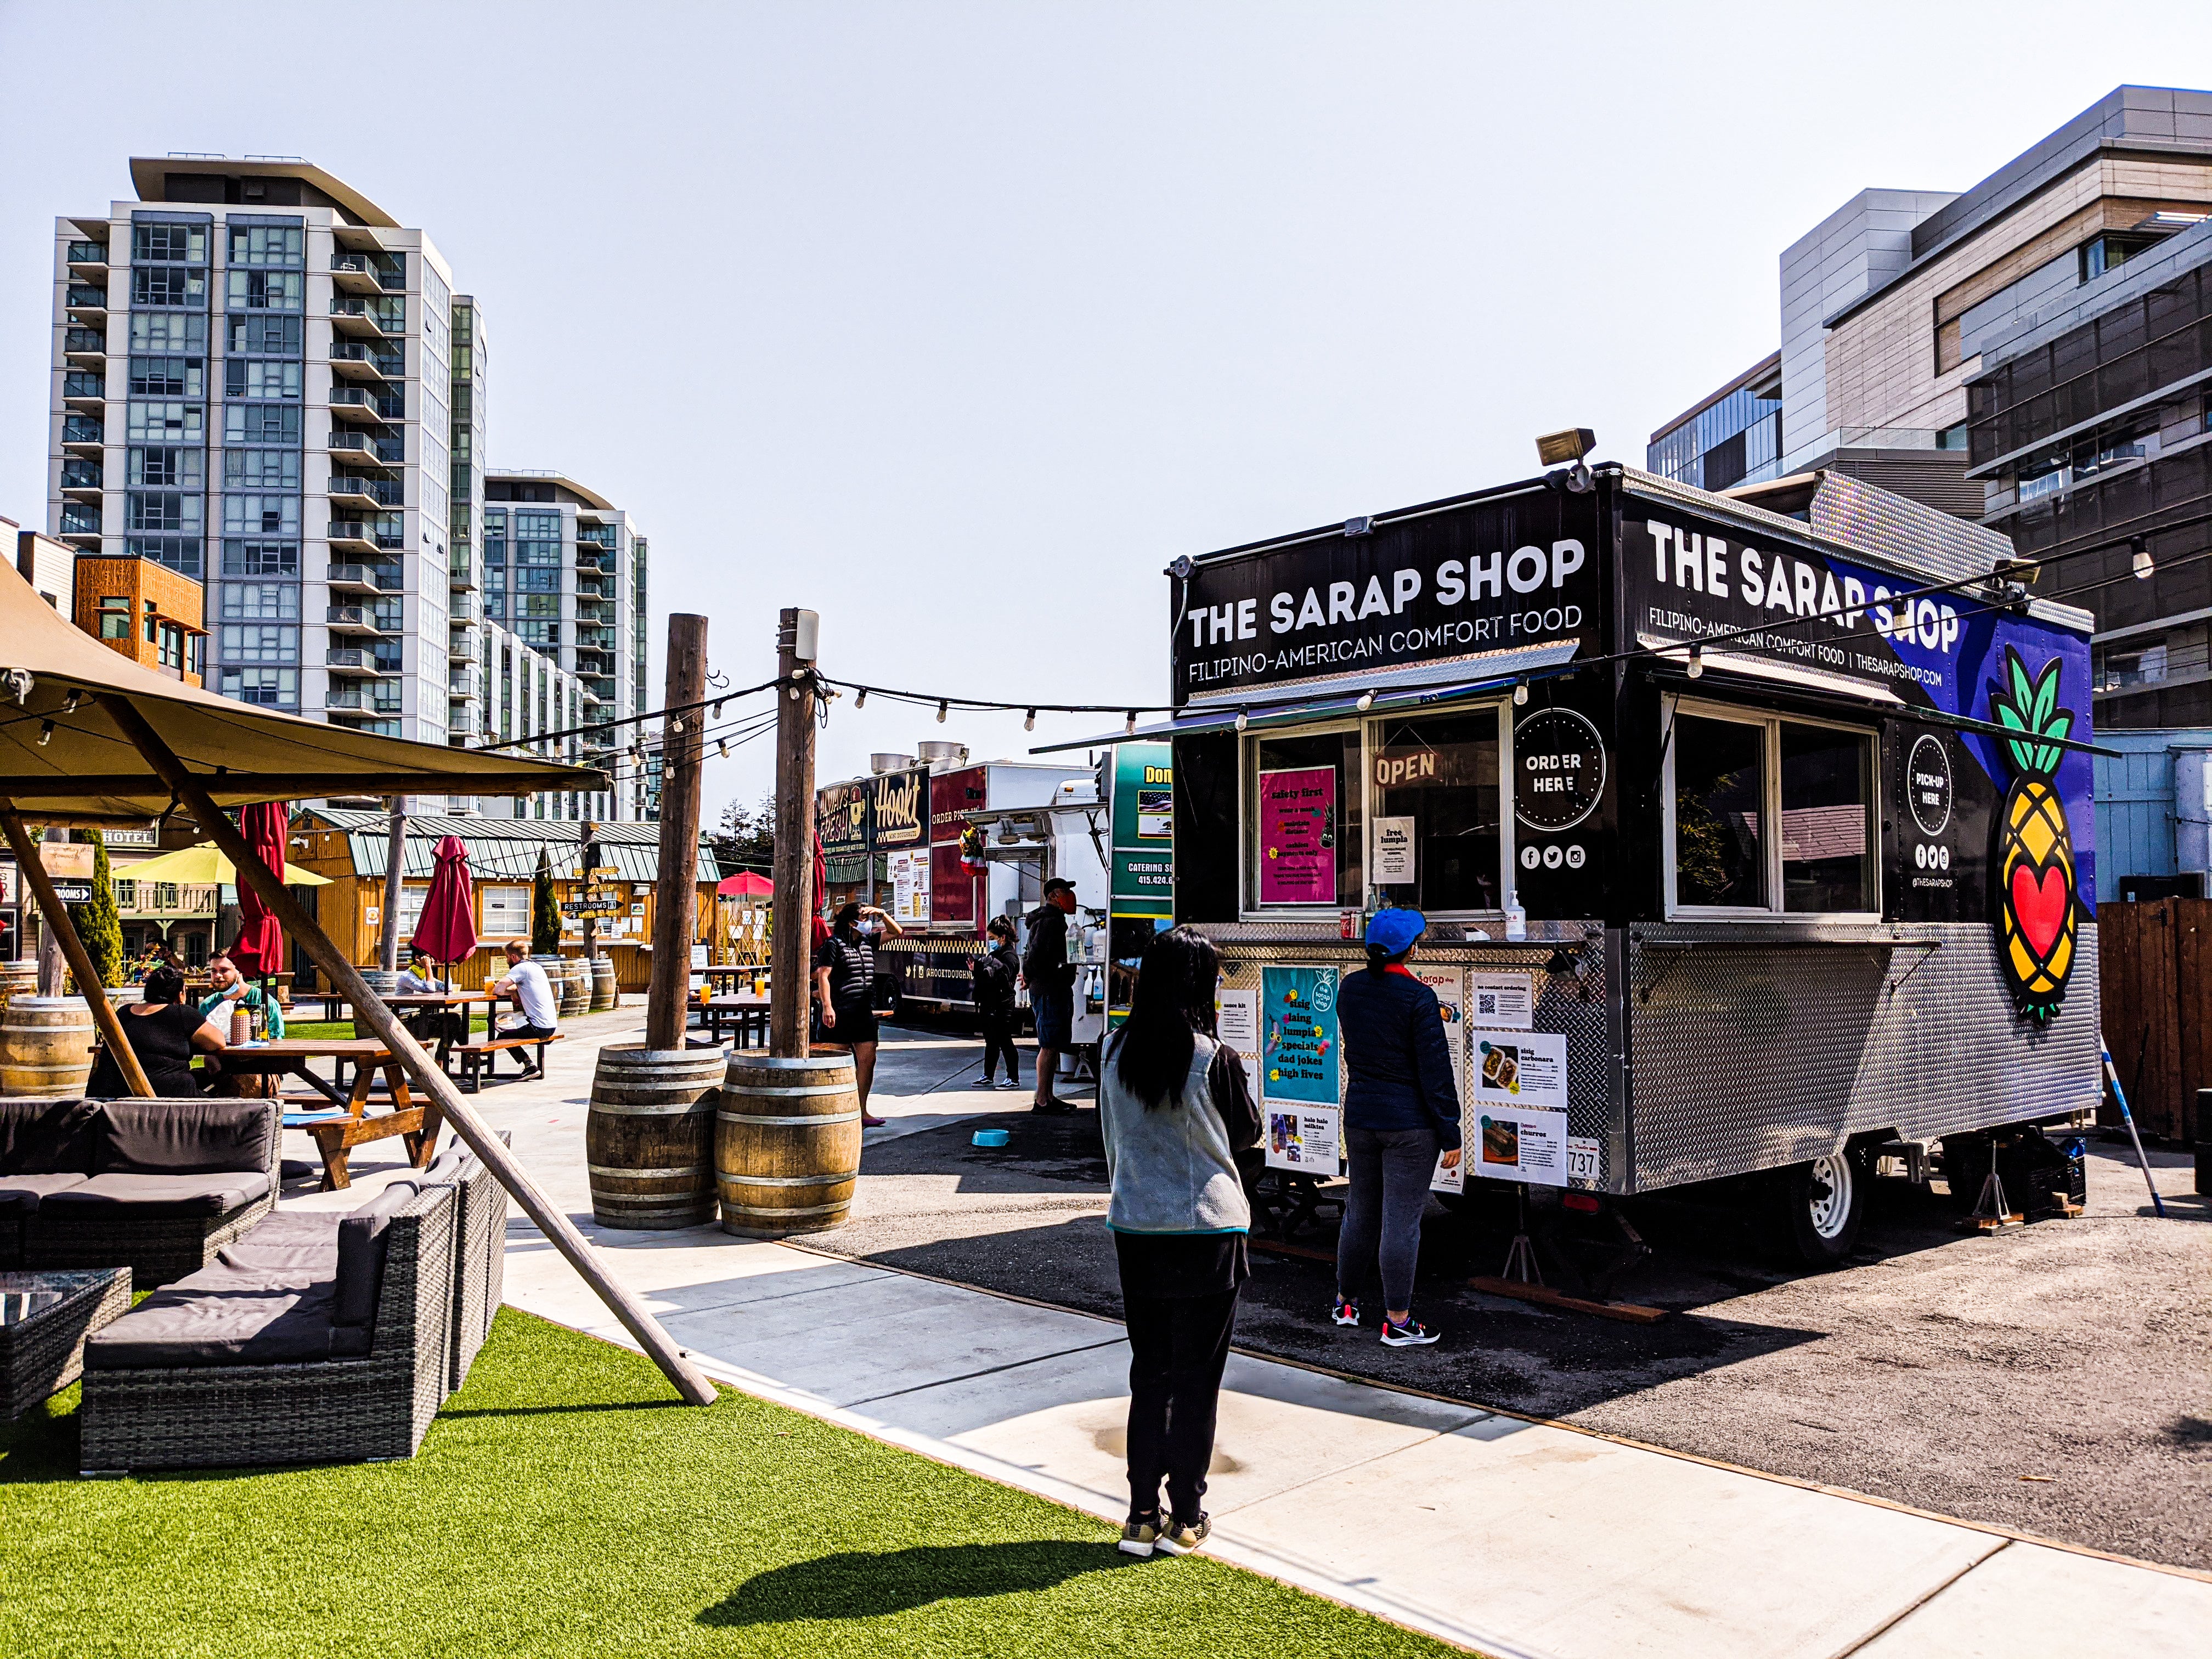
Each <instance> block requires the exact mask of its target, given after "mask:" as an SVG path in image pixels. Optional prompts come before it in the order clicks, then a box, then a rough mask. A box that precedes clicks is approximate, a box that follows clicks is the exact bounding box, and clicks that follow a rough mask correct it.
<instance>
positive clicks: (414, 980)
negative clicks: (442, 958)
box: [398, 951, 453, 997]
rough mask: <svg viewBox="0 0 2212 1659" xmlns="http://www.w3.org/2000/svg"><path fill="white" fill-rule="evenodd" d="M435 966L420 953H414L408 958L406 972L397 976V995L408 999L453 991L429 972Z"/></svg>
mask: <svg viewBox="0 0 2212 1659" xmlns="http://www.w3.org/2000/svg"><path fill="white" fill-rule="evenodd" d="M435 966H437V964H436V963H434V962H432V961H431V960H430V958H429V957H426V956H424V955H423V954H422V952H421V951H415V952H414V953H413V954H412V955H411V956H410V957H409V958H408V961H407V971H406V972H405V973H404V974H402V975H400V976H399V984H398V991H399V994H400V995H402V996H410V997H413V996H422V995H426V994H428V993H430V992H433V991H450V990H451V989H453V987H452V986H450V985H448V984H447V983H446V981H444V980H442V979H440V978H439V977H438V976H437V975H435V974H434V973H432V972H430V971H429V970H430V969H433V968H435Z"/></svg>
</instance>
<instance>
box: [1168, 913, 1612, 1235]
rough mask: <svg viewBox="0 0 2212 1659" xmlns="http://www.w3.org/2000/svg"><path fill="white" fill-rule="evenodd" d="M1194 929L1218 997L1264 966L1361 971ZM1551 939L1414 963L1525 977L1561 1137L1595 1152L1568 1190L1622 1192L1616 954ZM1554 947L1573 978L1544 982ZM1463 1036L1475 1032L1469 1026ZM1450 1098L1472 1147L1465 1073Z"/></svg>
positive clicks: (1439, 954)
mask: <svg viewBox="0 0 2212 1659" xmlns="http://www.w3.org/2000/svg"><path fill="white" fill-rule="evenodd" d="M1244 926H1246V927H1249V924H1245V925H1244ZM1532 930H1533V929H1532ZM1203 931H1204V932H1205V933H1206V934H1207V935H1208V936H1209V937H1210V938H1212V939H1213V941H1214V943H1215V945H1217V946H1218V948H1219V950H1220V951H1221V966H1222V975H1223V980H1222V983H1223V987H1224V988H1225V989H1231V990H1252V991H1256V990H1258V989H1259V988H1260V970H1261V969H1262V968H1266V967H1289V966H1312V965H1319V966H1324V967H1334V968H1336V969H1338V970H1339V971H1340V972H1342V973H1347V974H1348V973H1352V972H1354V971H1356V970H1358V969H1362V968H1364V967H1365V965H1366V963H1367V954H1366V951H1364V949H1363V948H1362V947H1361V946H1360V945H1358V944H1356V943H1354V942H1352V941H1348V940H1342V939H1316V938H1313V937H1311V936H1308V937H1307V938H1304V939H1299V940H1297V941H1296V942H1295V943H1287V944H1286V943H1277V942H1274V941H1261V940H1255V939H1251V938H1249V936H1247V937H1243V938H1237V937H1231V936H1230V935H1231V934H1232V933H1233V932H1236V931H1241V930H1232V929H1231V928H1230V927H1207V928H1205V929H1204V930H1203ZM1559 932H1560V933H1561V934H1562V935H1563V937H1561V938H1560V939H1558V940H1557V941H1556V942H1555V941H1553V940H1549V939H1547V940H1542V941H1535V942H1531V943H1529V944H1525V945H1524V944H1518V943H1516V944H1513V945H1503V944H1498V943H1495V942H1492V943H1489V944H1485V943H1483V942H1482V941H1480V940H1476V941H1470V942H1468V943H1466V944H1435V943H1424V944H1423V945H1422V946H1421V950H1420V955H1419V958H1418V960H1419V964H1420V965H1421V966H1423V967H1425V968H1445V967H1452V968H1458V969H1462V972H1464V971H1465V970H1468V969H1482V970H1484V971H1486V972H1502V973H1520V974H1527V975H1528V976H1529V978H1530V980H1531V981H1533V988H1534V992H1535V1012H1534V1028H1535V1029H1536V1030H1540V1031H1557V1032H1560V1033H1562V1034H1564V1035H1565V1037H1566V1039H1567V1133H1570V1134H1572V1135H1581V1136H1588V1137H1589V1138H1591V1139H1595V1140H1597V1141H1598V1142H1599V1143H1600V1146H1601V1161H1600V1166H1599V1171H1598V1179H1597V1180H1596V1181H1595V1182H1583V1181H1577V1182H1574V1183H1573V1184H1574V1185H1576V1186H1577V1187H1590V1188H1598V1189H1601V1190H1604V1191H1607V1192H1621V1191H1626V1190H1627V1188H1626V1187H1624V1186H1620V1185H1616V1184H1615V1182H1616V1180H1618V1179H1622V1178H1625V1176H1626V1171H1627V1168H1628V1164H1627V1146H1628V1141H1627V1126H1626V1121H1625V1119H1624V1117H1623V1115H1622V1113H1621V1111H1620V1100H1619V1091H1618V1090H1617V1089H1616V1088H1615V1086H1614V1079H1615V1073H1616V1071H1617V1069H1618V1068H1617V1066H1616V1065H1615V1061H1614V1055H1615V1054H1616V1053H1617V1052H1618V1047H1617V1043H1616V1042H1615V1040H1614V1037H1613V1035H1612V1030H1611V1027H1612V1020H1611V1018H1610V1015H1611V1010H1612V1008H1613V993H1612V973H1613V970H1610V969H1608V967H1607V962H1608V958H1609V957H1612V956H1613V955H1614V954H1616V953H1615V952H1614V951H1610V950H1608V948H1607V938H1606V936H1605V935H1604V934H1602V933H1592V934H1589V935H1587V936H1585V934H1584V933H1583V931H1582V930H1581V929H1580V928H1579V927H1577V928H1575V929H1572V930H1569V929H1566V928H1564V927H1563V928H1561V929H1559ZM1554 948H1561V949H1565V951H1568V953H1569V954H1570V956H1571V957H1572V958H1573V961H1574V963H1575V965H1576V967H1577V968H1578V969H1580V972H1579V974H1577V973H1571V972H1565V971H1563V972H1560V973H1558V974H1553V973H1551V972H1549V971H1548V970H1547V967H1546V963H1547V962H1548V960H1549V959H1550V957H1551V956H1552V954H1553V950H1554ZM1470 1029H1480V1028H1479V1027H1475V1026H1474V1025H1473V1024H1472V1023H1471V1022H1470ZM1468 1048H1469V1051H1470V1054H1471V1053H1472V1050H1473V1045H1472V1044H1471V1043H1470V1044H1469V1045H1468ZM1459 1091H1460V1113H1461V1117H1460V1129H1461V1135H1462V1140H1463V1142H1464V1143H1465V1144H1466V1145H1468V1146H1473V1145H1474V1143H1475V1129H1474V1116H1473V1113H1472V1110H1471V1106H1472V1102H1473V1100H1474V1090H1473V1089H1472V1088H1471V1087H1470V1086H1469V1083H1468V1078H1467V1076H1466V1075H1465V1074H1462V1076H1461V1077H1460V1079H1459Z"/></svg>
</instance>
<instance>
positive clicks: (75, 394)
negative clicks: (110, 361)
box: [62, 368, 107, 398]
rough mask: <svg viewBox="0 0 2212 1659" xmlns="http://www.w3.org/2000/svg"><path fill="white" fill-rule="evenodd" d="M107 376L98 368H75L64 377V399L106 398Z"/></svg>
mask: <svg viewBox="0 0 2212 1659" xmlns="http://www.w3.org/2000/svg"><path fill="white" fill-rule="evenodd" d="M106 395H107V376H106V375H105V374H101V373H100V371H99V370H98V369H96V368H73V369H71V370H70V371H69V373H68V374H64V375H63V376H62V396H63V397H64V398H105V397H106Z"/></svg>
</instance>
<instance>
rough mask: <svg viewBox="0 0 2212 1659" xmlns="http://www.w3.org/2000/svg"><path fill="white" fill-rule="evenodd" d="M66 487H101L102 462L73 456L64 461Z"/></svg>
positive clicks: (64, 482)
mask: <svg viewBox="0 0 2212 1659" xmlns="http://www.w3.org/2000/svg"><path fill="white" fill-rule="evenodd" d="M62 488H63V489H99V488H100V463H99V462H98V461H88V460H82V459H78V458H77V457H75V456H72V457H70V459H68V460H66V461H64V462H63V463H62Z"/></svg>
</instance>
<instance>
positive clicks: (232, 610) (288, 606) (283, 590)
mask: <svg viewBox="0 0 2212 1659" xmlns="http://www.w3.org/2000/svg"><path fill="white" fill-rule="evenodd" d="M222 614H223V615H224V617H246V618H249V619H250V618H256V617H269V618H273V619H275V620H276V621H278V622H297V621H299V620H300V590H299V589H298V588H296V587H295V586H292V585H291V584H290V583H289V582H225V583H224V584H223V585H222Z"/></svg>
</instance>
